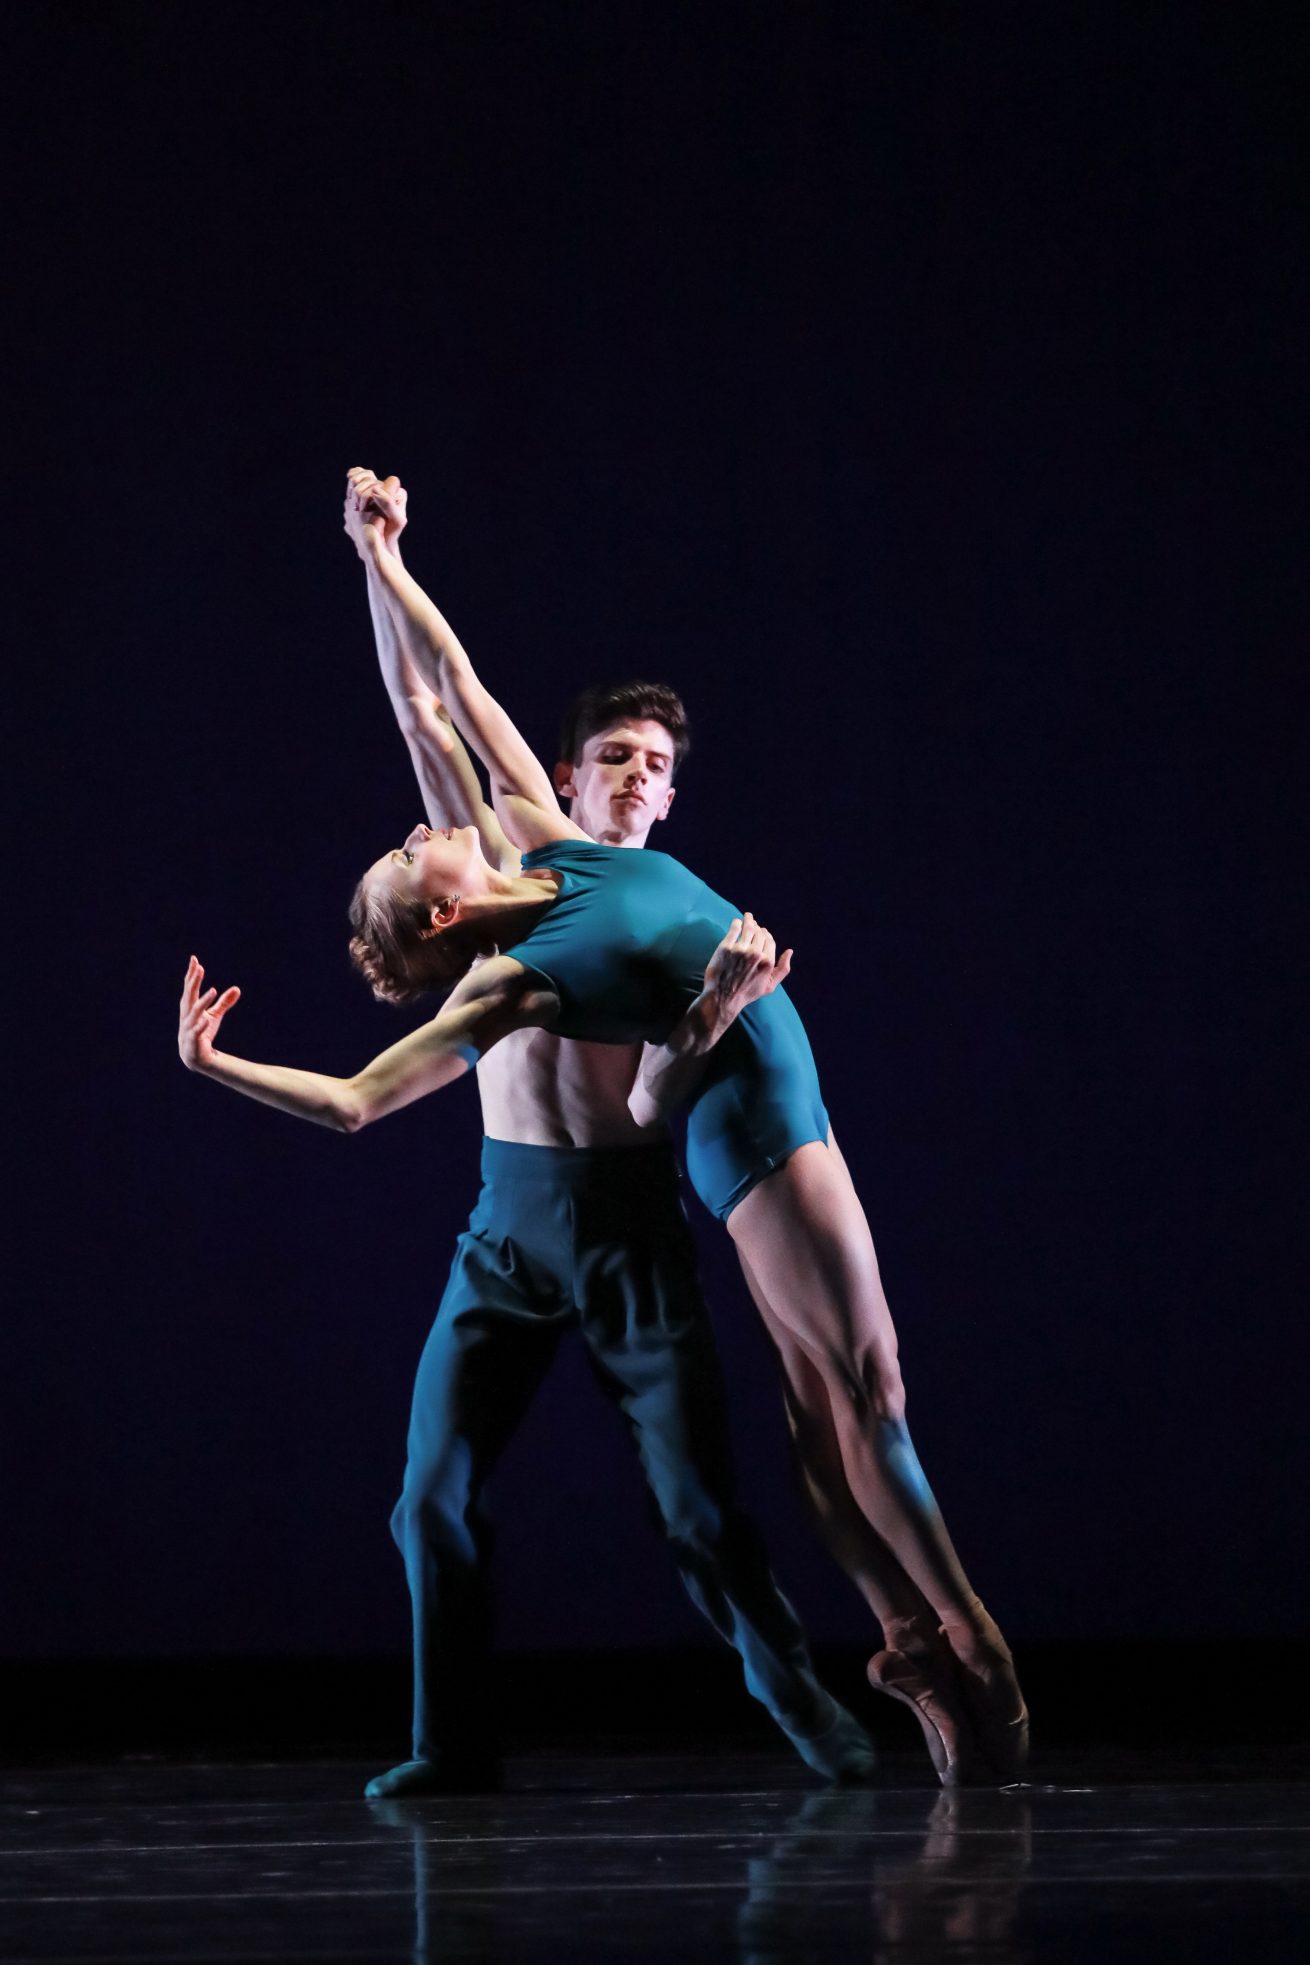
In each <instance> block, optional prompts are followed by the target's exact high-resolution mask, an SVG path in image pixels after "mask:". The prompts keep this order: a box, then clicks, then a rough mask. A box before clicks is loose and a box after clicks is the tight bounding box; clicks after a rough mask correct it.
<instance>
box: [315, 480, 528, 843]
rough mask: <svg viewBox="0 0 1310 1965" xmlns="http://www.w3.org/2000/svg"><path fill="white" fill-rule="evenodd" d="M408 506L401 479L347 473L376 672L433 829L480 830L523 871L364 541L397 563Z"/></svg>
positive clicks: (348, 510)
mask: <svg viewBox="0 0 1310 1965" xmlns="http://www.w3.org/2000/svg"><path fill="white" fill-rule="evenodd" d="M407 505H408V494H407V493H406V491H405V489H404V487H403V485H402V484H401V483H400V480H399V479H398V478H394V477H392V478H386V479H379V478H377V477H376V476H375V475H374V474H373V472H372V471H367V470H364V469H362V468H359V467H356V468H355V469H354V470H352V471H350V472H348V473H347V478H346V497H345V507H344V512H343V524H344V529H345V532H346V536H347V538H349V539H350V541H351V543H352V544H353V546H354V548H355V550H356V552H357V553H358V554H359V557H360V559H361V560H362V562H363V564H364V569H365V576H366V578H365V584H366V586H367V590H368V607H369V615H370V618H371V620H372V623H373V639H374V642H375V645H376V647H377V655H378V667H379V669H380V670H381V672H382V680H383V682H384V683H385V685H386V690H387V695H388V697H389V698H390V701H391V708H392V711H393V713H394V715H395V718H396V722H397V724H398V725H399V728H400V733H401V735H402V736H403V737H404V739H405V745H406V748H407V749H408V751H409V756H410V762H411V763H412V765H413V766H414V775H415V777H416V778H417V779H418V785H419V791H420V794H421V796H422V799H423V809H424V811H425V812H426V813H427V817H428V821H429V823H430V824H431V825H432V826H434V827H436V828H438V829H439V828H441V827H443V826H465V825H475V826H476V827H477V828H478V832H479V834H480V835H481V838H482V848H483V851H484V853H485V854H486V856H487V858H488V860H490V862H491V863H492V865H493V866H500V867H501V868H503V869H504V871H506V872H514V871H517V868H518V851H517V849H516V848H515V847H514V846H512V845H511V844H510V842H509V840H508V839H507V838H506V837H505V832H504V829H503V827H502V826H501V823H500V821H499V819H498V818H497V817H496V814H495V812H494V811H493V810H492V808H491V806H490V805H489V804H488V803H487V800H486V798H485V797H484V795H483V790H482V783H481V780H480V779H479V777H478V773H477V767H476V766H475V765H474V763H473V760H472V758H471V757H470V756H469V754H468V751H467V749H466V748H465V746H464V742H463V740H462V738H461V737H460V735H459V733H458V732H457V730H456V729H455V727H454V724H453V723H452V721H451V719H450V715H449V713H448V712H447V710H446V708H445V705H444V704H443V703H442V701H441V699H440V697H439V696H437V695H435V694H434V693H433V691H432V690H431V689H430V688H429V687H428V684H427V682H426V681H425V680H424V678H423V676H422V674H421V673H420V671H419V669H418V667H417V665H416V663H415V662H414V661H413V659H412V658H411V657H410V655H409V654H408V653H407V652H406V650H405V649H404V648H403V647H402V645H401V642H400V637H399V635H398V634H397V632H396V624H395V622H394V621H393V620H392V618H391V612H390V609H389V607H388V605H387V599H386V590H385V588H384V586H383V583H382V579H381V576H380V575H379V574H378V572H377V570H376V568H375V567H374V564H373V555H372V552H371V550H370V547H369V545H368V542H367V541H366V540H365V537H364V533H365V531H366V529H370V528H371V529H376V530H377V531H380V533H381V535H382V542H383V545H384V546H385V548H386V550H387V551H388V552H389V553H391V554H392V555H393V556H394V557H395V558H396V559H400V557H401V553H400V535H401V533H402V532H403V531H404V529H405V525H406V523H407V519H408V514H407Z"/></svg>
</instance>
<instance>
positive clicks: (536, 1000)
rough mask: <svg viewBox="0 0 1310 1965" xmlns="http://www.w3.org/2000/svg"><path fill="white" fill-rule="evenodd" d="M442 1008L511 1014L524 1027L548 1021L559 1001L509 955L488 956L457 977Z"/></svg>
mask: <svg viewBox="0 0 1310 1965" xmlns="http://www.w3.org/2000/svg"><path fill="white" fill-rule="evenodd" d="M444 1008H445V1009H446V1010H461V1009H470V1008H477V1009H480V1010H482V1011H484V1012H486V1013H487V1014H490V1015H511V1016H513V1018H514V1021H515V1023H516V1024H524V1025H526V1024H537V1023H546V1022H549V1020H550V1019H551V1017H553V1016H554V1014H555V1013H556V1011H557V1010H558V1009H559V998H558V997H557V996H556V994H555V992H554V990H553V989H551V988H550V987H549V986H548V985H547V984H546V981H545V979H544V977H542V976H540V975H538V974H536V973H535V972H534V971H532V970H530V969H528V968H526V967H525V966H524V964H523V963H522V962H519V961H516V960H515V958H514V957H513V956H512V955H490V956H488V957H487V959H486V961H485V962H478V963H476V964H475V965H474V967H473V968H471V969H470V970H469V972H468V974H467V975H466V976H462V977H461V978H460V980H459V982H458V983H456V985H455V987H454V989H452V990H451V992H450V995H449V996H448V997H447V998H446V1001H445V1005H444Z"/></svg>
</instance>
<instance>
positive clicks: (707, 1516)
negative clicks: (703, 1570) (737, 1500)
mask: <svg viewBox="0 0 1310 1965" xmlns="http://www.w3.org/2000/svg"><path fill="white" fill-rule="evenodd" d="M659 1508H660V1515H661V1518H662V1521H663V1525H664V1533H665V1534H666V1535H667V1537H668V1539H669V1543H670V1545H671V1547H672V1549H673V1551H674V1554H675V1555H676V1556H677V1557H678V1559H679V1561H686V1560H688V1559H690V1558H693V1557H694V1556H695V1555H696V1554H698V1553H702V1554H703V1553H708V1552H710V1551H712V1550H714V1549H717V1548H718V1546H719V1544H720V1543H721V1542H722V1540H723V1536H724V1530H725V1527H726V1525H727V1519H728V1518H727V1516H726V1514H725V1512H724V1510H723V1509H722V1508H721V1507H720V1506H719V1505H718V1503H717V1502H716V1501H714V1499H713V1498H712V1496H710V1495H709V1494H707V1493H706V1491H705V1489H704V1488H703V1487H701V1486H700V1485H699V1484H698V1483H697V1482H695V1481H680V1482H678V1483H676V1484H675V1485H674V1486H673V1487H672V1488H671V1489H669V1490H667V1491H666V1492H664V1493H662V1494H661V1495H660V1497H659Z"/></svg>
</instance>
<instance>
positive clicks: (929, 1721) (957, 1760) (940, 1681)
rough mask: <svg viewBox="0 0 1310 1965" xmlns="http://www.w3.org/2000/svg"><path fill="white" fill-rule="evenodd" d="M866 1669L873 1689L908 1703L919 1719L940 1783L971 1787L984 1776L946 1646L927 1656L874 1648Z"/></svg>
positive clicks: (951, 1658)
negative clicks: (930, 1657)
mask: <svg viewBox="0 0 1310 1965" xmlns="http://www.w3.org/2000/svg"><path fill="white" fill-rule="evenodd" d="M867 1671H868V1677H869V1683H870V1685H872V1686H873V1687H874V1689H875V1691H878V1692H885V1693H886V1694H887V1697H888V1698H889V1699H897V1700H899V1701H900V1703H901V1705H903V1706H908V1707H909V1709H910V1711H911V1712H912V1713H913V1714H914V1717H915V1718H916V1719H917V1720H918V1722H919V1725H920V1727H921V1728H922V1729H923V1738H924V1744H925V1746H926V1747H927V1749H928V1757H929V1759H930V1760H931V1761H932V1764H933V1767H934V1769H935V1771H936V1774H937V1778H938V1780H939V1781H940V1782H941V1784H942V1786H943V1787H944V1788H960V1787H970V1786H973V1785H975V1784H976V1783H977V1782H978V1780H979V1779H980V1778H982V1779H986V1774H985V1772H984V1770H983V1769H982V1767H981V1766H980V1764H979V1753H978V1748H977V1745H976V1743H975V1739H974V1729H973V1726H972V1724H971V1723H970V1718H969V1713H968V1710H967V1708H966V1707H965V1705H964V1704H963V1702H962V1700H961V1699H960V1697H959V1695H958V1691H957V1687H956V1679H957V1669H956V1663H955V1659H954V1657H953V1656H952V1654H951V1653H950V1652H949V1651H947V1652H946V1653H945V1654H944V1655H940V1656H938V1657H934V1658H933V1659H932V1660H931V1662H930V1661H929V1660H927V1659H924V1658H917V1657H914V1656H911V1655H910V1654H908V1653H906V1652H904V1651H875V1652H874V1654H873V1656H872V1658H870V1660H869V1663H868V1667H867Z"/></svg>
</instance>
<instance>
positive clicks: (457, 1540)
mask: <svg viewBox="0 0 1310 1965" xmlns="http://www.w3.org/2000/svg"><path fill="white" fill-rule="evenodd" d="M475 1499H476V1496H475V1494H474V1490H473V1484H472V1479H471V1468H470V1465H469V1456H468V1454H467V1453H466V1452H461V1451H460V1450H459V1449H458V1448H452V1450H450V1451H449V1452H446V1453H443V1454H442V1455H440V1456H439V1457H437V1458H434V1459H428V1460H424V1461H422V1462H420V1463H415V1462H413V1461H411V1463H410V1465H409V1466H408V1467H407V1468H406V1469H405V1485H404V1488H403V1490H402V1492H401V1496H400V1499H399V1501H398V1502H397V1503H396V1505H395V1508H394V1509H393V1510H392V1515H391V1533H392V1535H393V1537H394V1538H395V1540H396V1542H397V1544H398V1545H399V1547H400V1549H401V1550H402V1551H404V1550H405V1549H407V1548H409V1547H412V1546H414V1545H415V1544H416V1543H417V1544H420V1545H422V1546H424V1547H426V1548H430V1549H432V1548H449V1549H451V1550H453V1551H462V1550H463V1549H464V1547H465V1546H466V1545H467V1543H468V1541H469V1538H470V1532H471V1531H470V1518H471V1515H472V1511H473V1504H474V1501H475Z"/></svg>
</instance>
